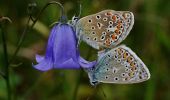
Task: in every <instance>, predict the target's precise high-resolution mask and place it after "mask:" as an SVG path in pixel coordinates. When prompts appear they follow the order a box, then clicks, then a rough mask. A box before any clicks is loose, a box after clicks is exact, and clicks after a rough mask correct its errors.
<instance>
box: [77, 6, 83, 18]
mask: <svg viewBox="0 0 170 100" xmlns="http://www.w3.org/2000/svg"><path fill="white" fill-rule="evenodd" d="M81 9H82V6H81V3H80V5H79V15H78V18H80V16H81Z"/></svg>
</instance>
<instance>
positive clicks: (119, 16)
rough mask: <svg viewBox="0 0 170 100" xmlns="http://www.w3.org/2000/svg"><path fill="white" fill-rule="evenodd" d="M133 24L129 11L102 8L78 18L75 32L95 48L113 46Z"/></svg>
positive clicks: (125, 34) (126, 33) (125, 35)
mask: <svg viewBox="0 0 170 100" xmlns="http://www.w3.org/2000/svg"><path fill="white" fill-rule="evenodd" d="M133 24H134V17H133V13H131V12H129V11H123V12H122V11H114V10H104V11H101V12H99V13H96V14H93V15H89V16H86V17H83V18H81V19H80V20H78V22H77V24H76V28H77V29H76V30H77V32H76V33H77V37H78V38H80V40H83V41H85V42H86V43H87V44H89V45H90V46H92V47H93V48H95V49H100V48H113V47H115V46H116V45H117V44H119V43H120V42H121V41H123V40H124V39H125V38H126V37H127V35H128V34H129V32H130V30H131V28H132V26H133Z"/></svg>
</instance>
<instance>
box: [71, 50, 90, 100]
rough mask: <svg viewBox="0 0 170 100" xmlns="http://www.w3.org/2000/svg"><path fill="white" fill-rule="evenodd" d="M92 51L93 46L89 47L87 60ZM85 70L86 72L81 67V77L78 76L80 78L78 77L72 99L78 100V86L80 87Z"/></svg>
mask: <svg viewBox="0 0 170 100" xmlns="http://www.w3.org/2000/svg"><path fill="white" fill-rule="evenodd" d="M91 51H92V50H91V48H89V50H88V54H87V57H86V59H87V60H88V59H89V58H90V55H91ZM83 72H84V71H83V69H81V71H80V73H79V77H78V79H77V83H76V87H75V89H74V92H73V98H72V100H76V97H77V92H78V88H79V85H80V81H81V78H82V76H83Z"/></svg>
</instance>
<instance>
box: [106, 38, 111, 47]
mask: <svg viewBox="0 0 170 100" xmlns="http://www.w3.org/2000/svg"><path fill="white" fill-rule="evenodd" d="M106 46H110V38H107V39H106Z"/></svg>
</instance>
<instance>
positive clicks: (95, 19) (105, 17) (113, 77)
mask: <svg viewBox="0 0 170 100" xmlns="http://www.w3.org/2000/svg"><path fill="white" fill-rule="evenodd" d="M72 22H73V24H74V25H75V28H76V36H77V38H78V39H79V40H82V41H84V42H86V43H87V44H88V45H90V46H92V47H93V48H95V49H98V50H99V52H98V59H97V64H96V65H95V66H94V67H92V68H88V69H85V71H86V72H87V73H88V76H89V78H90V83H91V84H92V85H96V84H98V83H99V82H103V83H120V84H129V83H139V82H142V81H146V80H148V79H149V78H150V73H149V70H148V68H147V67H146V65H145V64H144V63H143V62H142V61H141V59H140V58H139V57H138V56H137V55H136V54H135V53H134V52H133V51H132V50H131V49H130V48H128V47H127V46H125V45H120V46H118V44H120V42H122V41H123V40H124V39H125V38H126V37H127V35H128V34H129V32H130V30H131V29H132V27H133V24H134V15H133V13H132V12H129V11H114V10H104V11H101V12H99V13H96V14H93V15H89V16H86V17H83V18H81V19H79V20H74V18H73V20H72Z"/></svg>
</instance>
